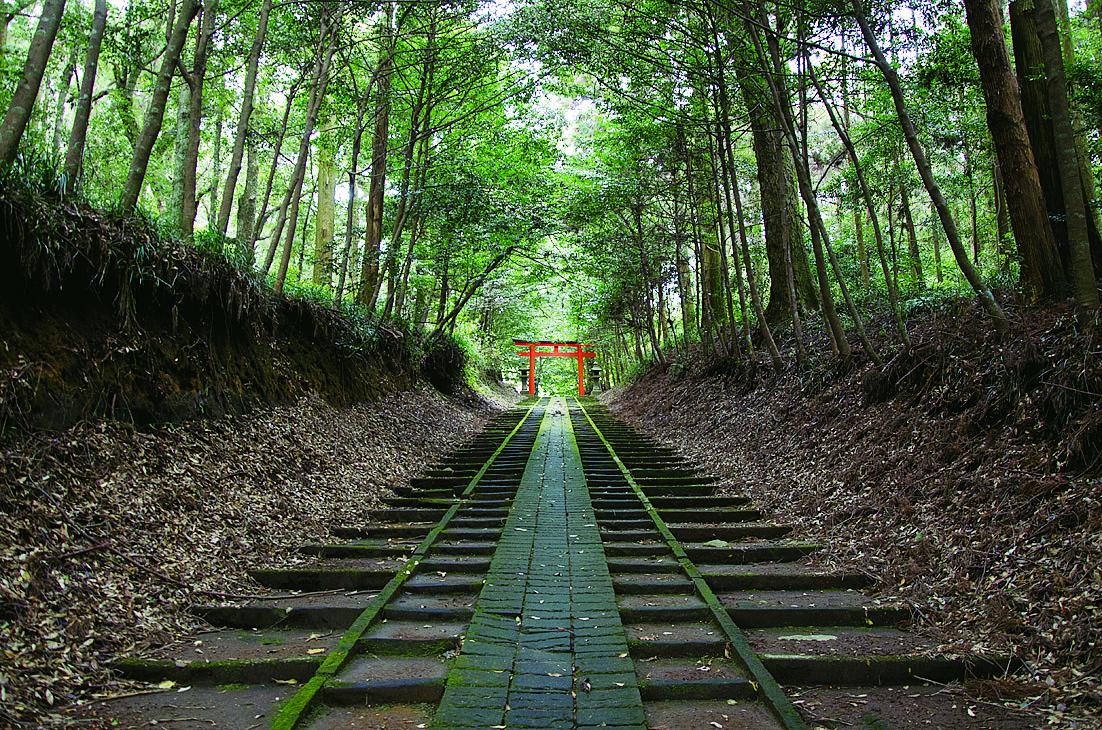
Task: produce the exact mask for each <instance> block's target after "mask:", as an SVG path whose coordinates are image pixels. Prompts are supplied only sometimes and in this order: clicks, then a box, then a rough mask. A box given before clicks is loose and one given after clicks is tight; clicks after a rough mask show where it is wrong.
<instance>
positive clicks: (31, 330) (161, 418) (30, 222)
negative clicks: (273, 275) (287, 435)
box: [0, 185, 463, 438]
mask: <svg viewBox="0 0 1102 730" xmlns="http://www.w3.org/2000/svg"><path fill="white" fill-rule="evenodd" d="M224 243H225V245H223V242H221V241H219V242H217V243H216V244H210V243H209V242H208V243H207V244H204V243H203V241H199V242H198V245H192V244H190V243H183V242H180V241H178V240H174V239H172V238H169V237H167V236H163V235H161V234H160V233H158V231H156V230H155V229H154V228H153V227H152V226H151V225H149V224H146V223H144V222H143V221H141V220H137V219H134V218H121V217H118V216H114V215H111V214H108V213H103V212H101V211H96V210H93V209H91V208H89V207H88V206H85V205H81V204H78V203H74V202H69V201H65V202H62V201H58V200H51V199H48V198H43V197H41V196H38V195H34V194H32V193H30V192H27V191H20V190H17V189H12V188H9V187H4V186H2V185H0V438H2V437H3V434H4V433H11V432H19V431H24V430H26V429H29V428H41V427H47V428H55V429H56V428H65V427H67V426H71V425H73V424H74V423H77V422H79V421H81V420H84V419H86V418H89V417H102V416H107V417H112V418H119V419H122V420H128V421H132V422H134V423H137V424H148V423H158V422H166V421H179V420H181V419H184V418H192V417H211V416H219V415H222V414H224V413H241V412H244V411H246V410H248V409H249V408H251V407H253V406H265V405H273V404H277V403H282V404H286V403H291V402H294V401H295V400H296V399H298V398H300V397H302V396H304V395H307V394H309V393H315V394H318V395H320V396H321V397H322V398H324V399H325V400H326V401H327V402H329V403H331V404H333V405H349V404H352V403H357V402H360V401H364V400H369V399H372V398H377V397H379V396H381V395H383V394H385V393H388V392H391V391H394V390H397V389H402V388H408V387H411V386H412V385H413V384H414V383H415V382H417V381H418V380H420V379H422V378H428V379H429V380H430V381H432V382H433V383H436V384H437V385H438V387H440V388H442V389H445V390H453V389H455V388H456V386H457V385H458V384H459V383H461V379H460V378H458V377H457V376H458V375H459V374H460V373H461V372H462V365H463V362H462V356H461V354H460V353H458V352H457V351H456V348H455V347H454V346H450V345H448V344H447V343H440V344H437V345H434V346H429V347H426V345H425V343H424V342H422V341H421V338H419V336H418V335H416V334H415V333H412V332H408V331H404V330H403V328H402V326H401V325H399V324H395V323H386V324H380V323H377V322H368V321H366V320H363V319H360V318H358V317H356V316H355V315H353V314H350V313H346V312H341V311H338V310H335V309H333V308H331V307H329V306H327V305H325V304H323V303H319V302H314V301H311V300H309V299H304V298H294V297H291V298H288V297H282V296H275V295H274V294H273V293H272V292H271V289H270V288H268V286H267V285H266V284H264V283H263V282H262V281H260V280H259V279H258V278H257V277H256V276H255V275H253V274H249V273H245V272H243V271H242V270H241V269H239V268H237V267H235V266H234V265H233V264H232V263H231V262H230V261H229V260H227V259H226V258H225V257H224V256H223V255H221V254H220V253H213V252H211V251H209V250H204V248H210V249H213V248H218V249H219V250H222V249H224V250H227V251H229V250H233V247H234V243H233V242H232V241H227V242H224Z"/></svg>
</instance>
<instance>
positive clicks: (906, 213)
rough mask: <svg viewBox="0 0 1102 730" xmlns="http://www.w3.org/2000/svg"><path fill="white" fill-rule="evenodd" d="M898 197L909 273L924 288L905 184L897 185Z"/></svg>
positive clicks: (919, 253)
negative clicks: (905, 237)
mask: <svg viewBox="0 0 1102 730" xmlns="http://www.w3.org/2000/svg"><path fill="white" fill-rule="evenodd" d="M899 197H900V201H901V206H900V207H902V209H903V227H904V228H905V229H906V230H907V258H909V259H910V263H911V273H913V274H914V277H915V281H916V282H917V283H918V287H919V288H920V289H925V288H926V278H925V277H924V276H923V275H922V252H921V251H919V250H918V231H916V230H915V221H914V215H913V214H912V213H911V196H910V193H908V192H907V184H906V182H903V183H901V184H900V186H899Z"/></svg>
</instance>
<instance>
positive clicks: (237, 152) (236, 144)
mask: <svg viewBox="0 0 1102 730" xmlns="http://www.w3.org/2000/svg"><path fill="white" fill-rule="evenodd" d="M271 12H272V0H263V2H262V3H261V5H260V16H259V17H258V18H257V21H256V34H255V35H254V36H253V45H252V47H251V48H250V49H249V60H248V62H247V63H246V68H245V90H244V92H243V94H242V97H241V115H240V116H239V117H238V119H237V129H236V130H235V133H234V140H233V152H231V153H230V165H229V170H228V171H227V172H226V186H225V188H224V189H223V190H222V204H221V205H220V206H219V207H218V219H217V221H216V222H215V229H216V230H217V231H218V232H219V233H221V234H222V235H225V234H226V229H227V228H228V226H229V222H230V208H232V207H233V195H234V190H235V189H236V187H237V176H238V175H240V174H241V158H242V157H243V156H244V153H245V141H246V139H247V138H248V136H249V123H250V120H251V119H252V113H253V97H255V96H256V75H257V69H258V68H259V66H260V55H261V53H262V52H263V50H264V41H265V40H266V38H267V36H268V16H269V15H271ZM215 180H216V181H217V178H215Z"/></svg>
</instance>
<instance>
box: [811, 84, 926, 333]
mask: <svg viewBox="0 0 1102 730" xmlns="http://www.w3.org/2000/svg"><path fill="white" fill-rule="evenodd" d="M808 76H809V78H810V79H811V83H812V84H813V85H814V86H815V90H816V92H817V93H818V95H819V99H820V100H821V101H822V103H823V107H824V108H825V109H826V112H827V116H828V117H829V119H830V123H831V126H833V127H834V131H835V133H836V134H837V135H838V139H839V140H841V142H842V146H843V147H845V149H846V154H847V155H849V160H850V165H852V167H853V174H854V176H855V177H856V179H857V186H858V189H859V191H860V194H861V199H862V200H863V201H864V203H865V210H866V212H867V213H868V216H869V222H870V223H871V225H872V232H873V240H874V241H875V243H876V252H877V257H878V259H879V261H880V269H881V272H882V273H883V274H884V286H885V288H886V289H887V291H888V303H889V304H890V306H891V308H892V312H893V314H894V315H895V326H896V331H898V332H899V337H900V339H901V340H902V341H903V344H904V345H905V346H907V347H910V336H909V335H908V333H907V325H906V322H904V320H903V307H902V306H901V304H900V301H899V290H898V288H897V287H896V285H895V278H894V277H893V276H892V274H891V271H890V269H889V267H888V257H887V254H886V252H885V250H884V233H883V231H882V230H881V228H880V216H879V215H878V214H877V212H876V202H875V201H874V200H873V197H872V189H871V188H870V187H869V184H868V180H867V179H866V177H865V172H864V169H863V167H862V165H861V159H860V158H859V157H858V156H857V150H856V149H855V148H854V146H853V140H852V139H850V136H849V132H848V131H847V129H846V127H844V126H843V125H842V124H841V123H840V122H839V120H838V116H837V114H836V113H835V110H834V107H833V105H832V104H831V103H830V101H829V100H828V99H827V96H826V94H825V93H824V90H823V87H822V85H821V84H820V83H819V79H818V76H817V74H816V73H815V69H814V68H813V67H809V69H808ZM866 269H867V266H866Z"/></svg>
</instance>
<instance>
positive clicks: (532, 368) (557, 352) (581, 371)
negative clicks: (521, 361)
mask: <svg viewBox="0 0 1102 730" xmlns="http://www.w3.org/2000/svg"><path fill="white" fill-rule="evenodd" d="M513 344H514V345H516V346H517V347H520V348H524V349H520V350H517V355H518V356H519V357H526V358H528V395H535V394H536V358H537V357H573V358H576V359H577V360H578V395H585V360H586V358H590V357H597V353H595V352H593V351H592V348H593V345H583V344H582V343H580V342H528V341H526V340H513ZM541 347H550V348H552V349H551V351H550V352H548V351H547V350H540V349H538V348H541ZM561 348H573V349H566V350H563V349H561Z"/></svg>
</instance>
